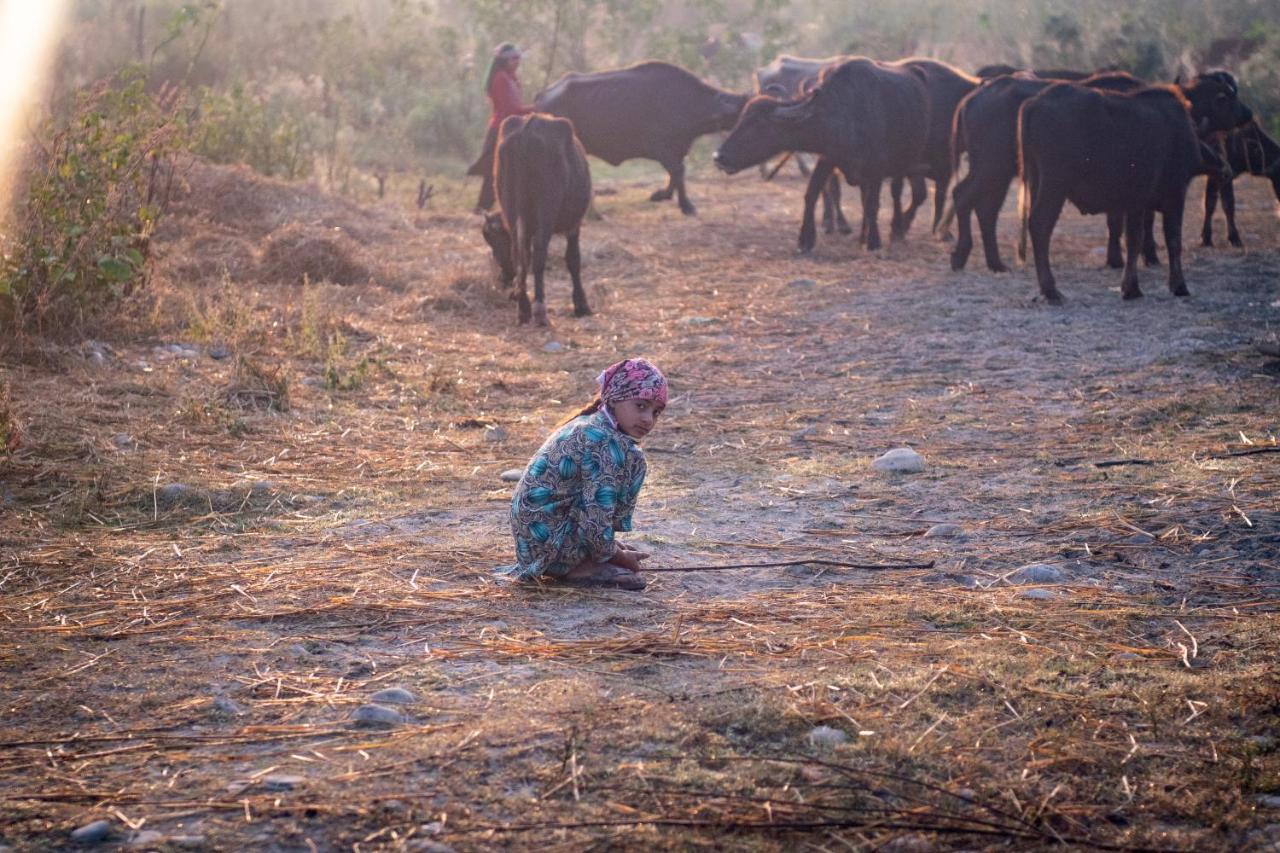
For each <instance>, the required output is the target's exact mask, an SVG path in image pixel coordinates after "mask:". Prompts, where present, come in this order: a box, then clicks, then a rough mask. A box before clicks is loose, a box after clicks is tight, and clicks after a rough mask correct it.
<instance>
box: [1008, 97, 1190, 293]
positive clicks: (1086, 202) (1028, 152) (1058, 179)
mask: <svg viewBox="0 0 1280 853" xmlns="http://www.w3.org/2000/svg"><path fill="white" fill-rule="evenodd" d="M1018 156H1019V170H1020V175H1021V177H1022V182H1023V186H1024V193H1025V194H1026V199H1028V200H1029V203H1026V204H1024V207H1023V215H1024V217H1025V218H1026V222H1027V228H1028V231H1029V232H1030V235H1031V244H1032V249H1033V251H1034V254H1035V264H1036V278H1037V280H1038V282H1039V285H1040V293H1041V295H1042V296H1043V297H1044V298H1045V300H1046V301H1048V302H1051V303H1055V304H1056V303H1060V302H1061V301H1062V295H1061V294H1060V293H1059V292H1058V289H1057V286H1056V284H1055V282H1054V277H1053V271H1052V270H1051V269H1050V266H1049V241H1050V238H1051V237H1052V235H1053V228H1054V225H1055V224H1056V223H1057V220H1058V216H1059V215H1060V214H1061V212H1062V206H1063V204H1065V203H1066V202H1067V201H1071V202H1072V203H1073V204H1074V205H1075V206H1076V207H1077V208H1078V209H1079V210H1080V212H1081V213H1086V214H1089V213H1108V214H1118V215H1121V216H1123V221H1124V230H1125V248H1126V257H1125V267H1124V275H1123V276H1122V278H1121V281H1120V292H1121V294H1122V295H1123V296H1124V298H1125V299H1135V298H1137V297H1139V296H1141V295H1142V291H1141V290H1140V289H1139V287H1138V272H1137V258H1138V254H1139V252H1140V250H1141V248H1142V242H1143V227H1144V222H1145V218H1146V213H1147V211H1149V210H1158V211H1160V212H1161V213H1162V214H1163V226H1164V237H1165V245H1166V247H1167V249H1168V252H1169V290H1170V291H1171V292H1172V293H1173V294H1174V295H1176V296H1186V295H1187V294H1188V291H1187V286H1186V281H1185V279H1184V277H1183V273H1182V213H1183V206H1184V204H1185V202H1186V192H1187V184H1188V182H1190V180H1191V178H1192V176H1193V175H1195V174H1196V173H1197V172H1199V171H1200V170H1201V169H1202V168H1203V165H1202V155H1201V145H1200V140H1199V137H1198V136H1197V134H1196V127H1195V125H1194V124H1193V123H1192V119H1191V114H1190V107H1189V104H1188V103H1187V99H1186V98H1185V97H1184V96H1183V94H1182V92H1181V91H1180V90H1179V89H1178V88H1176V87H1173V86H1152V87H1147V88H1142V89H1138V90H1136V91H1133V92H1108V91H1100V90H1097V89H1092V88H1088V87H1085V86H1078V85H1073V84H1071V83H1055V84H1053V85H1051V86H1049V87H1048V88H1046V89H1045V90H1044V91H1042V92H1040V93H1039V94H1038V95H1036V96H1034V97H1032V98H1030V99H1029V100H1027V101H1026V102H1025V103H1024V104H1023V105H1022V108H1021V111H1020V113H1019V117H1018Z"/></svg>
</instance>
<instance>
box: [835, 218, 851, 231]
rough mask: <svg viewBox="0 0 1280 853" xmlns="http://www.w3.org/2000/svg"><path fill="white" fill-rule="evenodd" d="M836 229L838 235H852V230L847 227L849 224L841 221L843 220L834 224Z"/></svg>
mask: <svg viewBox="0 0 1280 853" xmlns="http://www.w3.org/2000/svg"><path fill="white" fill-rule="evenodd" d="M836 228H838V229H840V233H841V234H852V233H853V228H851V227H850V226H849V223H848V222H845V221H843V220H842V221H840V222H839V223H837V224H836Z"/></svg>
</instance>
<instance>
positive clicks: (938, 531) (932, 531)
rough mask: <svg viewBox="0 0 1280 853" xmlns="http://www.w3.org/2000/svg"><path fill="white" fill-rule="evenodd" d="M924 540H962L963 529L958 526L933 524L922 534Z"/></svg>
mask: <svg viewBox="0 0 1280 853" xmlns="http://www.w3.org/2000/svg"><path fill="white" fill-rule="evenodd" d="M924 537H925V538H926V539H938V538H961V539H962V538H964V528H963V527H961V526H960V525H958V524H935V525H934V526H933V527H930V528H929V529H928V530H926V531H925V532H924Z"/></svg>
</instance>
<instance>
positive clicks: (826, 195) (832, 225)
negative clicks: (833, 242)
mask: <svg viewBox="0 0 1280 853" xmlns="http://www.w3.org/2000/svg"><path fill="white" fill-rule="evenodd" d="M831 184H832V182H831V181H827V182H826V183H825V184H823V186H822V233H823V234H834V233H835V232H836V203H835V200H834V199H833V198H832V197H831Z"/></svg>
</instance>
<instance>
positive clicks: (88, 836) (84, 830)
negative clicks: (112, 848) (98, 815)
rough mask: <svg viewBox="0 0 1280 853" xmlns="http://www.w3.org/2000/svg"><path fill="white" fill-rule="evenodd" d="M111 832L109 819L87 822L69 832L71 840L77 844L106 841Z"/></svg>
mask: <svg viewBox="0 0 1280 853" xmlns="http://www.w3.org/2000/svg"><path fill="white" fill-rule="evenodd" d="M110 834H111V821H109V820H95V821H94V822H93V823H87V824H85V825H84V826H82V827H80V828H79V829H77V830H75V831H74V832H72V833H71V840H72V841H74V842H76V843H77V844H98V843H100V842H103V841H106V840H107V836H109V835H110Z"/></svg>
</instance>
